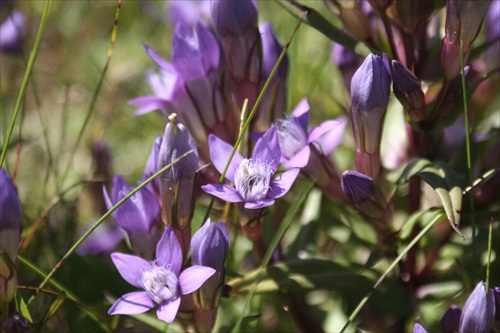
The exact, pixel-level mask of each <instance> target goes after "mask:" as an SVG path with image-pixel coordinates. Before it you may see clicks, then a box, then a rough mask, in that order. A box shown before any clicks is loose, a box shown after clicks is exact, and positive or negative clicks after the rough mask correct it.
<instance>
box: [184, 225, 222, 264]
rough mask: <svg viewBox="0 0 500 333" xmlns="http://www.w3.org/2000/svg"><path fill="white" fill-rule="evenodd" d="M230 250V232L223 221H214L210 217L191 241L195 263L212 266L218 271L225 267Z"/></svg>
mask: <svg viewBox="0 0 500 333" xmlns="http://www.w3.org/2000/svg"><path fill="white" fill-rule="evenodd" d="M228 250H229V232H228V231H227V229H226V225H225V224H224V222H222V221H219V222H212V221H210V219H208V220H207V221H206V222H205V223H204V224H203V226H202V227H201V228H200V229H199V230H198V231H197V232H196V233H195V234H194V236H193V240H192V241H191V256H192V262H193V264H194V265H203V266H208V267H212V268H214V269H215V270H217V271H220V270H221V269H222V268H223V267H224V261H225V259H226V255H227V251H228Z"/></svg>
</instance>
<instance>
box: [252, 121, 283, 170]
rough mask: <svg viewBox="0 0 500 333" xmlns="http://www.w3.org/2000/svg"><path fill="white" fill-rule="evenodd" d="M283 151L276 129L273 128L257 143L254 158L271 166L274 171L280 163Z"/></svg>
mask: <svg viewBox="0 0 500 333" xmlns="http://www.w3.org/2000/svg"><path fill="white" fill-rule="evenodd" d="M280 157H281V150H280V144H279V140H278V132H277V131H276V127H275V126H272V127H271V128H269V129H268V130H267V131H266V133H264V135H263V136H262V137H261V138H260V139H259V140H258V141H257V143H256V144H255V148H254V150H253V154H252V158H253V159H256V160H261V161H262V162H265V163H267V164H269V165H270V166H271V168H272V170H273V172H274V171H276V170H277V169H278V165H279V163H280Z"/></svg>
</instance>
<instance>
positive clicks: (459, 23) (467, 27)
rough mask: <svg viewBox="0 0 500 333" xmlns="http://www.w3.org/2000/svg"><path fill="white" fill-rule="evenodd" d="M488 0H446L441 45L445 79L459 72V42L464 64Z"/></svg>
mask: <svg viewBox="0 0 500 333" xmlns="http://www.w3.org/2000/svg"><path fill="white" fill-rule="evenodd" d="M488 4H489V1H487V0H479V1H467V0H448V1H447V2H446V25H445V37H444V39H443V44H442V47H441V64H442V66H443V72H444V75H445V76H446V78H447V79H453V78H454V77H455V76H457V75H458V74H459V73H460V72H461V68H462V66H461V61H460V44H462V46H463V47H462V51H463V58H464V59H463V60H464V64H465V63H466V62H467V59H468V57H469V54H470V51H471V49H472V43H473V42H474V40H475V39H476V37H477V35H478V34H479V31H480V29H481V24H482V23H483V18H484V15H485V14H486V10H487V9H488Z"/></svg>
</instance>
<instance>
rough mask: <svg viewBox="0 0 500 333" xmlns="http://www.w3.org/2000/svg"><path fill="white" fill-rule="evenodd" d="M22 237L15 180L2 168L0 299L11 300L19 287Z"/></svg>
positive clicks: (0, 188) (0, 178)
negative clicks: (19, 251) (18, 267)
mask: <svg viewBox="0 0 500 333" xmlns="http://www.w3.org/2000/svg"><path fill="white" fill-rule="evenodd" d="M20 237H21V204H20V202H19V195H18V193H17V188H16V186H15V185H14V182H13V181H12V179H11V178H10V176H9V175H8V173H7V171H5V169H3V168H2V169H0V253H1V255H0V301H1V302H9V301H11V300H12V298H13V297H14V293H15V292H16V288H17V268H16V266H17V252H18V250H19V240H20Z"/></svg>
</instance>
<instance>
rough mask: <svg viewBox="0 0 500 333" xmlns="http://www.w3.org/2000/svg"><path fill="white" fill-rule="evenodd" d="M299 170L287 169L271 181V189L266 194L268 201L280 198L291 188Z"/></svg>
mask: <svg viewBox="0 0 500 333" xmlns="http://www.w3.org/2000/svg"><path fill="white" fill-rule="evenodd" d="M299 171H300V169H299V168H293V169H289V170H287V171H285V172H283V173H282V174H281V175H279V176H278V177H276V178H274V179H273V180H272V181H271V184H270V185H271V189H270V190H269V192H267V198H268V199H271V198H272V199H277V198H281V197H282V196H284V195H285V194H286V192H288V190H289V189H290V187H292V185H293V182H294V181H295V179H296V178H297V176H298V175H299Z"/></svg>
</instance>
